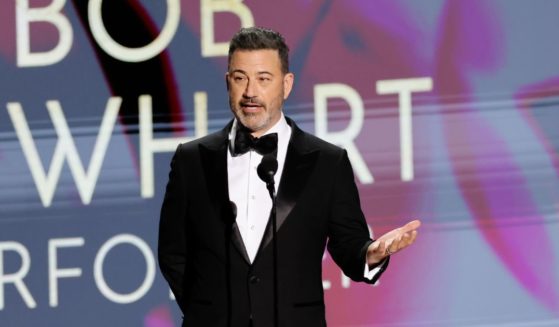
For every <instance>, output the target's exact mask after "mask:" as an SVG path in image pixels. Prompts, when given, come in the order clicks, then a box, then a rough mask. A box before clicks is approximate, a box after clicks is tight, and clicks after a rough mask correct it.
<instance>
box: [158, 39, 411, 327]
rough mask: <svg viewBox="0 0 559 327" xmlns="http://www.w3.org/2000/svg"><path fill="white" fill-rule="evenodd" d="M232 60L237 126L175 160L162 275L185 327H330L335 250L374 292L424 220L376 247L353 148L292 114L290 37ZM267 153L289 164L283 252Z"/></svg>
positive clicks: (265, 42)
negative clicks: (262, 172)
mask: <svg viewBox="0 0 559 327" xmlns="http://www.w3.org/2000/svg"><path fill="white" fill-rule="evenodd" d="M228 60H229V65H228V72H227V74H226V76H225V79H226V84H227V90H228V92H229V104H230V107H231V111H232V112H233V115H234V120H233V121H231V122H230V123H229V124H228V125H227V126H226V127H225V128H224V129H223V130H221V131H219V132H217V133H214V134H211V135H208V136H206V137H203V138H200V139H198V140H196V141H192V142H190V143H187V144H181V145H179V147H178V149H177V151H176V153H175V155H174V157H173V160H172V162H171V172H170V174H169V183H168V185H167V189H166V194H165V199H164V201H163V206H162V209H161V222H160V231H159V263H160V266H161V271H162V272H163V275H164V276H165V278H166V279H167V281H168V282H169V285H170V287H171V289H172V291H173V293H174V294H175V297H176V299H177V303H178V304H179V306H180V308H181V310H182V312H183V314H184V318H183V326H243V327H245V326H254V327H260V326H273V325H274V324H275V323H278V325H279V326H304V327H312V326H325V325H326V321H325V312H324V294H323V288H322V276H321V275H322V268H321V267H322V266H321V265H322V256H323V252H324V249H325V247H326V244H327V246H328V250H329V252H330V254H331V256H332V258H333V259H334V261H335V262H336V263H337V264H338V265H339V266H340V267H341V268H342V270H343V271H344V273H345V274H346V275H347V276H349V277H350V278H352V279H353V280H356V281H364V282H367V283H374V282H375V281H376V280H377V279H378V277H379V276H380V274H381V273H382V272H383V271H384V269H385V268H386V266H387V265H388V257H389V255H390V254H393V253H395V252H397V251H400V250H402V249H403V248H405V247H407V246H409V245H410V244H412V243H413V242H414V240H415V238H416V236H417V231H416V229H417V228H418V227H419V225H420V222H419V221H412V222H410V223H408V224H406V225H405V226H403V227H401V228H398V229H395V230H393V231H391V232H389V233H387V234H385V235H383V236H381V237H380V238H379V239H378V240H376V241H374V242H373V241H372V240H371V239H370V238H369V233H368V229H367V225H366V222H365V219H364V216H363V213H362V211H361V209H360V204H359V196H358V193H357V187H356V185H355V182H354V176H353V172H352V169H351V165H350V162H349V160H348V157H347V153H346V151H345V150H343V149H340V148H338V147H336V146H334V145H331V144H329V143H326V142H324V141H322V140H320V139H318V138H316V137H314V136H312V135H310V134H307V133H305V132H303V131H301V130H300V129H299V128H298V127H297V125H296V124H295V123H294V122H293V121H292V120H290V119H289V118H287V117H284V115H283V113H282V106H283V103H284V101H285V99H287V97H288V96H289V93H290V92H291V89H292V87H293V80H294V76H293V74H292V73H290V72H289V62H288V48H287V46H286V44H285V42H284V40H283V37H282V36H281V35H279V34H278V33H277V32H274V31H271V30H267V29H262V28H246V29H241V30H240V31H239V32H238V33H237V34H236V35H235V36H234V37H233V39H232V40H231V43H230V48H229V59H228ZM264 156H268V157H269V156H272V157H273V158H274V159H276V160H277V162H278V169H277V172H276V173H275V175H274V177H273V178H274V181H275V185H277V186H278V189H277V200H276V201H277V202H276V203H277V228H276V231H277V238H276V242H277V244H276V246H277V247H276V251H274V242H273V239H272V238H273V233H272V228H271V226H272V224H271V223H270V219H269V216H270V212H271V208H272V200H271V198H270V196H269V194H268V191H267V189H266V184H265V183H264V182H263V181H261V180H260V179H259V177H258V174H257V166H258V165H259V164H260V162H261V160H262V158H263V157H264ZM275 252H277V253H275ZM274 261H276V262H277V272H274V271H275V269H274V267H275V265H274ZM276 273H277V275H276ZM275 283H277V284H276V285H275V286H276V287H275V286H274V284H275ZM276 299H277V300H276ZM275 308H277V309H275ZM276 310H277V311H276ZM276 314H277V315H276ZM275 319H277V322H275Z"/></svg>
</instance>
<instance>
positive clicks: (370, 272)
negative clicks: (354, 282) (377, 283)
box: [363, 258, 387, 280]
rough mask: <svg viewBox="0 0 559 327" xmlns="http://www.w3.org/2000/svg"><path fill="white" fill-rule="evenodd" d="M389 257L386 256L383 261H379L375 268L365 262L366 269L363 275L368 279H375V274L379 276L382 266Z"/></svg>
mask: <svg viewBox="0 0 559 327" xmlns="http://www.w3.org/2000/svg"><path fill="white" fill-rule="evenodd" d="M386 260H387V258H384V259H383V260H382V261H381V262H379V263H378V264H377V265H376V266H375V267H374V268H373V269H371V268H370V267H369V265H368V264H367V262H365V271H364V273H363V277H365V279H368V280H373V279H374V278H375V276H377V275H378V274H379V273H380V272H381V269H382V267H383V266H384V263H385V261H386Z"/></svg>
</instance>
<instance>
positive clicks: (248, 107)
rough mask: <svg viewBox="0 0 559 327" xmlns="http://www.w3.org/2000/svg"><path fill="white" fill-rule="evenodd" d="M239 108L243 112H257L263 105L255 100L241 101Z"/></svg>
mask: <svg viewBox="0 0 559 327" xmlns="http://www.w3.org/2000/svg"><path fill="white" fill-rule="evenodd" d="M240 105H241V109H242V110H243V111H245V112H257V111H259V110H261V109H263V107H264V106H262V104H260V103H257V102H241V103H240Z"/></svg>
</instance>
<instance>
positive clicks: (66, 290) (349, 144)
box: [0, 0, 559, 327]
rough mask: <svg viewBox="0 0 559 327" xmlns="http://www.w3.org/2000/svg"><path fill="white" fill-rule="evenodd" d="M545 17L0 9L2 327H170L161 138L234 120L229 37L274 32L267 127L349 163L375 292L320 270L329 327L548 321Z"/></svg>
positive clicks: (552, 71) (477, 0)
mask: <svg viewBox="0 0 559 327" xmlns="http://www.w3.org/2000/svg"><path fill="white" fill-rule="evenodd" d="M557 13H559V2H557V1H555V0H547V1H546V0H532V1H525V0H515V1H513V0H501V1H497V0H495V1H481V0H468V1H450V0H449V1H444V0H438V1H412V0H410V1H394V0H382V1H381V0H374V1H372V0H343V1H341V0H340V1H334V0H330V1H328V0H282V1H257V0H246V1H241V0H199V1H198V0H183V1H179V0H167V1H148V0H128V1H124V0H122V1H102V0H89V1H87V0H74V1H70V0H68V1H65V0H34V1H28V0H16V1H2V2H1V4H0V37H1V42H0V104H1V106H0V325H1V326H8V327H14V326H15V327H20V326H145V327H169V326H179V324H180V312H179V310H178V308H177V305H176V303H175V302H174V300H173V299H172V297H171V295H170V293H169V289H168V287H167V285H166V283H165V281H164V280H163V278H162V276H161V274H160V273H159V270H158V268H157V263H156V262H157V261H156V260H157V259H156V240H157V231H158V220H159V209H160V205H161V201H162V197H163V194H164V188H165V184H166V182H167V173H168V170H169V161H170V159H171V155H172V152H173V151H174V150H175V148H176V146H177V144H178V143H179V142H183V141H186V140H191V139H193V138H196V137H199V136H202V135H205V134H207V133H209V132H212V131H215V130H217V129H219V128H221V127H222V126H223V125H224V124H226V123H227V122H228V121H229V120H230V119H231V114H230V112H229V109H228V104H227V95H226V89H225V81H224V73H225V71H226V66H227V65H226V64H227V62H226V61H227V59H226V52H227V40H228V39H229V38H230V37H231V36H232V35H233V34H234V33H235V32H236V31H237V30H238V29H239V28H240V27H241V26H252V25H258V26H267V27H272V28H274V29H277V30H279V31H281V32H282V33H283V34H284V35H285V37H286V39H287V41H288V44H289V45H290V47H291V70H292V71H293V72H294V73H295V76H296V82H295V91H294V92H293V93H292V95H291V97H290V98H289V100H288V101H287V103H286V105H285V108H284V111H285V113H286V114H287V115H289V116H291V117H292V118H293V119H295V120H296V121H297V122H298V124H300V126H302V127H303V128H304V129H305V130H307V131H309V132H312V133H314V134H316V135H318V136H320V137H322V138H324V139H326V140H329V141H330V142H332V143H336V144H338V145H340V146H342V147H344V148H346V149H347V150H348V152H349V154H350V157H351V161H352V165H353V168H354V171H355V176H356V181H357V183H358V187H359V191H360V194H361V203H362V207H363V210H364V212H365V215H366V217H367V222H368V223H369V225H370V226H371V227H372V228H373V232H374V234H377V235H378V234H380V233H382V232H384V231H387V230H389V229H391V228H394V227H395V226H398V225H400V224H402V223H404V222H406V221H408V220H409V219H412V218H420V219H422V221H423V223H424V225H423V227H422V229H421V233H420V237H419V239H418V241H417V243H416V244H415V245H414V246H413V247H412V248H410V249H409V250H408V251H406V252H404V253H401V254H398V255H396V256H394V258H393V260H392V262H391V264H390V268H389V270H388V271H387V273H386V274H385V275H384V276H383V278H382V279H381V280H380V282H379V283H378V284H377V285H375V286H367V285H358V284H356V283H352V282H350V281H349V280H348V279H347V278H346V277H344V276H343V275H342V273H341V272H340V270H339V269H338V268H337V267H336V266H335V264H334V263H333V262H332V260H331V258H330V257H329V255H328V254H325V256H324V276H323V277H324V289H325V293H326V307H327V316H328V317H327V318H328V321H329V324H330V325H331V326H558V325H559V271H558V270H559V260H558V259H559V228H558V210H559V175H558V173H559V129H558V123H559V38H558V31H559V19H558V18H557Z"/></svg>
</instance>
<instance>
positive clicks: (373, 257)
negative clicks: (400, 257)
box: [367, 220, 421, 265]
mask: <svg viewBox="0 0 559 327" xmlns="http://www.w3.org/2000/svg"><path fill="white" fill-rule="evenodd" d="M419 226H421V221H419V220H413V221H410V222H409V223H407V224H405V225H404V226H402V227H399V228H396V229H393V230H391V231H390V232H388V233H386V234H384V235H382V236H381V237H379V238H378V239H377V240H376V241H374V242H373V243H371V245H369V248H368V249H367V263H368V264H369V265H374V264H377V263H379V262H381V261H382V260H383V259H384V258H386V257H387V256H389V255H391V254H394V253H396V252H399V251H401V250H403V249H405V248H407V247H408V246H410V245H411V244H412V243H413V242H414V241H415V239H416V237H417V229H418V228H419Z"/></svg>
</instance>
